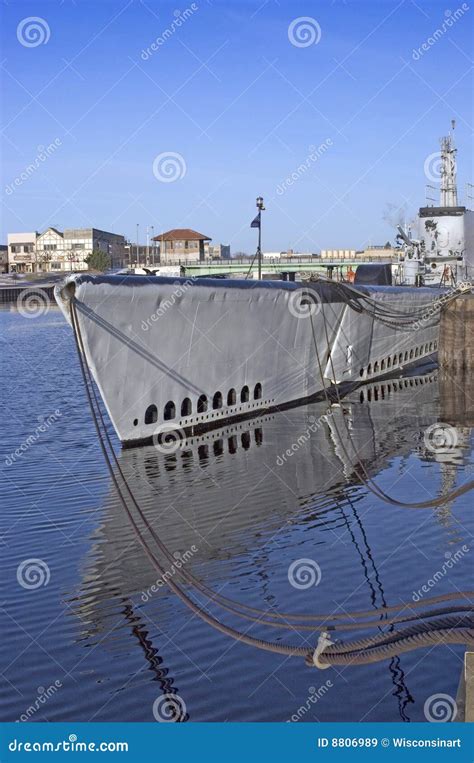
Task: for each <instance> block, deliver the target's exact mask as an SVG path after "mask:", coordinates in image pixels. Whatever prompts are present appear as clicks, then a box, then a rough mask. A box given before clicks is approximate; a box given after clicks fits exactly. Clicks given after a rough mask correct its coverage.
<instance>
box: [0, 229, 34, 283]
mask: <svg viewBox="0 0 474 763" xmlns="http://www.w3.org/2000/svg"><path fill="white" fill-rule="evenodd" d="M37 237H38V234H37V233H36V231H32V232H30V233H9V234H8V238H7V240H8V253H7V259H8V271H9V272H10V273H12V272H13V273H14V272H17V273H35V272H36V271H37V270H40V269H41V268H38V267H37V261H36V239H37Z"/></svg>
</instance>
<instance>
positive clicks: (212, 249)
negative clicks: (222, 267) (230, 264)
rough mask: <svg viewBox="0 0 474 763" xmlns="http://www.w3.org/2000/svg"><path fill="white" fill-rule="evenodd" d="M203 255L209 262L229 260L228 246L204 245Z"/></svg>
mask: <svg viewBox="0 0 474 763" xmlns="http://www.w3.org/2000/svg"><path fill="white" fill-rule="evenodd" d="M204 255H205V257H206V258H207V257H209V259H211V260H230V244H210V243H209V242H205V243H204Z"/></svg>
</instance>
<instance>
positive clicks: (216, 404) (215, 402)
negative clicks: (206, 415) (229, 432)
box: [212, 392, 222, 410]
mask: <svg viewBox="0 0 474 763" xmlns="http://www.w3.org/2000/svg"><path fill="white" fill-rule="evenodd" d="M212 407H213V408H214V410H216V409H217V408H222V392H216V394H215V395H214V397H213V398H212Z"/></svg>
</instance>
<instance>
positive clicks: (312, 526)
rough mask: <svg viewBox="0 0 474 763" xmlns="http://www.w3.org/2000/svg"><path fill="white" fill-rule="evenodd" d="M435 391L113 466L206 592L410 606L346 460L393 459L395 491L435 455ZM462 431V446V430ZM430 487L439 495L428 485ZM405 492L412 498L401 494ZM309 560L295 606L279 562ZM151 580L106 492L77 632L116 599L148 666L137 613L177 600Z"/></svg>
mask: <svg viewBox="0 0 474 763" xmlns="http://www.w3.org/2000/svg"><path fill="white" fill-rule="evenodd" d="M438 394H439V393H438V377H437V373H431V374H427V375H425V376H413V377H411V378H405V379H397V380H390V381H387V382H378V383H377V384H376V385H373V386H365V387H364V388H363V390H361V389H359V390H356V391H355V392H353V393H351V395H349V396H348V397H347V398H346V399H345V400H344V401H343V402H342V405H341V406H333V407H332V408H328V406H327V404H326V403H316V404H311V405H306V406H302V407H299V408H295V409H292V410H290V411H287V412H284V413H276V414H271V415H267V416H262V417H261V418H257V419H254V420H252V421H247V422H243V423H240V424H236V425H232V426H228V427H223V428H222V429H218V430H214V431H212V432H208V433H206V434H203V435H200V436H196V437H193V438H189V439H187V440H183V441H181V442H180V443H179V447H178V448H177V449H176V450H175V451H174V452H171V453H163V452H161V448H162V447H166V446H157V447H154V446H147V447H143V448H136V449H130V450H122V451H121V452H120V454H119V460H120V465H121V468H122V470H123V472H124V474H125V475H126V477H127V480H128V484H129V486H130V488H131V490H132V492H133V494H134V496H135V498H136V500H137V502H138V503H139V505H140V507H141V509H142V511H143V512H144V514H145V515H146V517H147V520H148V521H149V522H150V523H151V524H152V525H153V528H154V529H155V531H156V532H157V533H158V534H159V535H160V537H161V539H162V540H163V542H164V543H165V544H166V545H167V547H168V548H169V550H170V551H171V552H172V553H173V555H174V556H175V558H176V559H177V560H178V561H179V560H181V561H182V563H183V564H186V565H188V569H189V570H190V571H192V573H193V574H194V575H195V576H196V577H197V578H199V579H201V580H202V581H203V582H205V583H206V584H207V585H209V586H211V587H212V588H214V589H215V590H216V591H222V590H223V588H224V587H225V595H226V596H228V597H229V598H234V599H236V600H238V601H242V602H245V603H246V604H248V605H249V606H252V607H257V608H261V609H267V608H268V607H269V606H271V607H274V608H275V610H279V611H286V612H289V611H293V612H295V613H296V612H298V611H301V612H308V611H312V612H314V613H315V614H316V613H318V612H331V611H332V612H335V611H336V610H337V606H338V602H341V603H344V609H345V610H346V611H351V610H352V611H354V610H363V609H370V608H371V607H373V608H374V609H377V608H379V607H383V606H386V605H387V606H388V605H390V604H394V603H399V602H400V601H401V600H403V599H405V600H410V597H411V592H412V590H413V588H414V585H413V581H412V580H411V579H410V572H407V571H406V570H405V569H404V570H403V571H402V572H401V573H400V578H399V580H394V579H393V575H388V574H387V577H385V574H382V572H383V570H382V569H379V566H378V565H380V562H382V561H384V558H383V557H382V558H380V559H377V558H376V557H377V555H376V554H374V552H373V550H372V549H371V546H370V537H371V533H373V535H372V538H373V539H375V534H376V533H379V535H380V529H379V528H375V527H374V523H373V519H372V517H371V518H370V522H369V524H370V530H369V529H368V528H367V527H365V526H364V524H365V513H364V516H361V513H360V511H359V510H358V504H359V502H360V501H361V500H363V499H364V498H366V497H367V493H366V489H365V488H364V486H363V485H361V483H360V481H359V480H358V478H357V475H356V472H355V467H356V466H357V464H358V463H359V462H361V463H363V465H364V467H365V469H366V470H367V472H368V474H369V475H370V477H372V478H376V477H377V475H380V473H382V472H384V470H387V469H390V468H392V467H393V464H394V462H395V461H396V464H397V470H398V471H397V475H398V477H399V482H398V484H399V485H401V484H403V479H404V472H405V470H406V476H408V472H409V468H408V464H409V462H411V461H412V460H413V459H415V460H416V461H417V462H418V463H419V464H421V465H422V464H423V463H430V462H431V463H432V462H433V460H436V459H437V455H436V453H433V451H432V450H430V448H429V447H428V446H427V444H426V442H425V438H424V433H425V432H426V430H427V428H429V427H431V426H432V425H434V424H436V422H438V421H440V420H441V419H440V410H439V403H438V402H437V400H438ZM349 433H350V435H349ZM463 433H464V434H463V436H465V438H466V441H468V439H469V434H470V430H468V429H465V430H463ZM461 439H462V438H461ZM464 452H465V451H464V448H463V442H459V443H458V447H456V448H455V449H453V452H452V456H451V457H450V456H449V455H446V454H443V457H442V459H441V461H442V464H441V466H440V467H437V468H439V469H441V468H449V469H452V468H454V469H457V467H458V466H459V465H460V464H461V465H462V463H463V457H464ZM450 458H451V460H450ZM435 489H437V490H438V492H440V491H442V490H443V482H442V480H440V481H439V484H438V486H436V485H434V487H433V491H434V490H435ZM388 492H390V490H388ZM425 497H426V494H424V495H423V498H425ZM406 499H408V500H410V499H415V498H414V496H413V493H411V494H410V495H408V496H406ZM377 500H378V499H375V498H374V499H373V504H374V507H375V508H374V511H378V512H379V515H380V520H381V521H382V522H384V521H387V517H388V518H390V516H391V513H393V512H394V511H397V512H398V513H399V512H402V513H403V516H406V517H408V516H409V515H410V514H414V513H416V512H414V511H411V510H409V509H396V510H394V509H393V508H391V507H388V506H386V505H379V506H377V505H376V504H377ZM378 503H379V504H380V502H378ZM441 509H442V511H441ZM441 509H440V510H439V511H441V513H440V515H439V518H440V524H441V525H442V529H443V532H444V531H445V532H446V542H447V543H452V542H457V541H458V540H459V539H458V537H457V536H456V532H457V529H456V528H455V527H452V526H451V523H450V521H449V507H447V506H446V505H443V507H441ZM397 522H398V525H399V524H400V514H398V520H397ZM141 529H143V528H141ZM145 532H146V531H144V534H145ZM386 536H387V537H386V538H384V542H385V548H386V549H387V555H389V554H390V549H391V546H392V543H396V542H397V541H396V540H394V539H393V538H392V537H391V531H390V530H388V531H387V532H386ZM147 539H148V540H149V535H148V534H147ZM308 542H309V544H310V547H311V552H310V554H309V553H308ZM154 550H155V549H154ZM156 551H157V553H158V556H159V552H158V550H157V549H156ZM309 555H310V556H311V558H314V559H316V560H317V561H318V564H319V565H320V568H321V570H322V580H321V584H320V585H319V586H318V587H317V588H315V589H313V591H317V597H316V595H315V594H314V593H311V592H310V593H311V596H312V598H311V599H308V598H306V597H303V599H302V600H301V602H300V600H299V598H295V597H294V595H293V594H294V590H292V589H291V586H290V585H289V584H288V575H287V573H288V568H289V565H290V564H291V562H293V561H294V560H295V559H299V558H302V557H308V556H309ZM381 556H382V555H381ZM157 574H158V573H157V571H156V570H155V569H154V567H153V566H152V565H151V563H150V561H149V559H148V558H147V556H146V554H145V552H144V551H143V548H142V547H141V545H140V544H139V542H138V539H137V536H136V534H135V532H134V530H133V528H132V526H131V524H130V522H129V520H128V518H127V516H126V514H125V512H124V510H123V507H122V506H121V504H120V502H119V500H118V498H117V496H116V493H115V491H114V488H113V486H112V487H111V491H110V494H109V496H108V497H107V499H106V503H105V506H104V520H103V524H102V525H101V526H100V527H99V528H98V529H97V530H96V532H95V534H94V542H93V546H92V548H91V550H90V552H89V556H88V559H87V560H86V565H85V572H84V575H83V579H82V586H81V590H80V591H79V592H78V595H77V597H75V601H74V609H75V611H76V613H77V614H78V615H79V616H80V617H81V619H82V622H83V628H84V631H85V633H84V635H85V636H86V638H87V637H90V638H93V639H94V640H95V639H98V638H100V636H101V634H103V633H104V632H105V631H106V630H107V629H109V628H110V627H111V620H112V618H113V617H114V616H115V614H116V613H115V612H114V611H113V607H111V605H110V601H111V598H112V597H114V596H119V597H120V600H121V601H123V602H124V603H125V604H124V606H125V607H126V609H127V613H128V614H127V620H128V622H129V625H130V627H131V628H132V633H133V634H134V635H136V636H137V634H138V636H137V638H138V643H139V645H140V646H141V647H142V649H143V644H144V643H145V642H146V649H144V653H145V656H147V655H151V656H152V658H153V659H152V661H151V663H150V669H151V670H156V668H157V667H158V666H157V663H156V660H157V658H156V654H155V651H154V650H153V648H152V646H151V643H149V638H150V637H149V636H148V634H147V636H146V639H145V641H144V639H143V637H142V636H140V627H139V622H140V619H141V612H140V610H141V608H144V607H145V608H149V607H150V608H151V609H150V610H149V612H150V613H151V612H152V620H153V623H155V624H156V623H159V628H160V630H161V631H162V633H163V634H165V633H166V631H167V628H170V627H171V626H172V625H173V626H174V625H175V624H176V619H177V618H178V619H179V618H183V617H184V614H183V607H182V605H181V603H180V602H178V601H177V599H176V597H175V596H174V595H173V594H172V593H170V591H169V590H168V589H167V587H166V585H164V584H163V582H162V581H160V580H157ZM354 589H355V590H354ZM387 589H390V590H389V591H388V590H387ZM147 620H149V617H148V618H147ZM147 620H144V622H145V627H146V628H148V625H147ZM197 627H198V626H197V625H196V628H197ZM381 627H383V617H382V618H381ZM200 628H207V630H210V628H209V626H206V625H203V624H201V625H200ZM200 633H201V634H202V631H200ZM121 638H122V639H123V638H126V636H124V635H123V632H122V635H120V632H116V633H115V636H114V641H113V645H110V646H109V648H112V649H119V648H120V647H119V645H120V639H121ZM155 638H156V637H155ZM167 649H168V650H170V651H172V649H173V645H172V644H168V647H167ZM147 659H148V658H147ZM388 667H389V670H390V673H391V676H392V680H393V683H394V685H395V687H396V688H395V691H394V694H395V695H396V696H397V698H398V703H399V714H400V717H401V718H405V712H406V707H407V705H408V704H409V703H410V702H411V701H412V700H411V695H410V692H409V690H408V688H407V687H406V685H405V680H404V674H403V670H402V668H401V665H400V660H399V658H398V657H397V658H393V659H392V660H390V663H389V665H388ZM161 670H162V669H161V668H160V673H159V677H158V680H160V677H161Z"/></svg>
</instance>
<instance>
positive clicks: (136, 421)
mask: <svg viewBox="0 0 474 763" xmlns="http://www.w3.org/2000/svg"><path fill="white" fill-rule="evenodd" d="M133 426H134V427H136V426H138V419H133Z"/></svg>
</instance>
